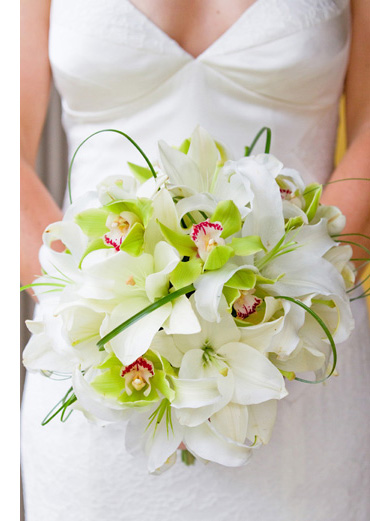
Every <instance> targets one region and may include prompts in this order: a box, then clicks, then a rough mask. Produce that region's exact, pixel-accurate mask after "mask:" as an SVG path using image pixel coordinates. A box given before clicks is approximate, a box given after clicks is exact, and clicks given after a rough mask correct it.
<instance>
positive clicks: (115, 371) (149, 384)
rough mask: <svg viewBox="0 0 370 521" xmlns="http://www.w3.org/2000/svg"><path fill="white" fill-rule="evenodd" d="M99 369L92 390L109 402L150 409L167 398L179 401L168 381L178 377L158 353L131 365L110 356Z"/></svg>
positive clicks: (141, 358) (144, 356)
mask: <svg viewBox="0 0 370 521" xmlns="http://www.w3.org/2000/svg"><path fill="white" fill-rule="evenodd" d="M97 369H98V370H99V371H101V372H100V374H98V375H97V376H96V377H95V378H94V380H93V381H92V382H91V384H90V385H91V386H92V387H93V388H94V389H95V390H96V391H98V392H99V393H101V394H103V395H104V396H106V397H108V398H113V399H116V400H117V402H118V403H122V404H124V405H126V406H127V407H138V406H147V405H150V404H151V403H154V402H157V401H159V400H161V399H162V397H163V396H164V397H165V398H167V399H168V400H169V401H172V400H173V399H174V397H175V391H174V390H173V389H172V388H171V385H170V381H169V380H168V377H167V372H166V371H169V374H171V375H175V372H174V370H173V369H172V367H171V366H170V364H169V363H168V362H167V361H165V360H164V359H163V357H161V356H160V355H159V354H158V353H155V352H154V351H151V350H149V351H147V352H146V353H144V354H143V356H140V357H139V358H137V359H136V360H135V361H134V362H132V363H131V364H128V365H126V366H125V365H123V364H122V362H121V361H120V360H119V359H118V358H117V357H116V356H115V355H110V356H109V357H108V358H107V359H106V360H105V361H104V362H103V363H101V364H100V365H99V366H98V367H97Z"/></svg>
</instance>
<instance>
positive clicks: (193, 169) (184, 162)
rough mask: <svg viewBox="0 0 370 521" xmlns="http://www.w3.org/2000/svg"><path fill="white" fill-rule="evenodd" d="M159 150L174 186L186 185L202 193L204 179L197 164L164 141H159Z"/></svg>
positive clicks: (164, 167)
mask: <svg viewBox="0 0 370 521" xmlns="http://www.w3.org/2000/svg"><path fill="white" fill-rule="evenodd" d="M158 148H159V155H160V159H161V163H162V165H163V169H164V171H165V173H166V174H167V175H168V177H169V180H170V182H171V183H172V184H173V185H180V186H181V185H185V186H189V187H190V188H192V189H193V190H195V191H197V192H202V178H201V174H200V172H199V168H198V166H197V165H196V163H195V162H194V161H193V160H192V159H191V158H190V157H189V156H187V155H186V154H183V153H182V152H180V151H179V150H176V149H175V148H172V147H170V146H169V145H167V143H165V142H164V141H159V143H158Z"/></svg>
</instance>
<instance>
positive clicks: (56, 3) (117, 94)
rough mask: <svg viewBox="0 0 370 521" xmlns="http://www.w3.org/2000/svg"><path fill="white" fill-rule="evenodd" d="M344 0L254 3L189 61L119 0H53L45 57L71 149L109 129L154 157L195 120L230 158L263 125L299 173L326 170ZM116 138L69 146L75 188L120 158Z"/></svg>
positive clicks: (344, 50) (122, 151)
mask: <svg viewBox="0 0 370 521" xmlns="http://www.w3.org/2000/svg"><path fill="white" fill-rule="evenodd" d="M348 4H349V1H348V0H256V2H255V3H254V4H252V6H251V7H250V8H248V9H247V10H246V11H245V12H244V13H243V14H242V16H241V17H240V18H239V19H238V20H237V22H236V23H234V24H233V25H232V26H231V27H230V28H229V29H228V30H227V31H226V32H225V33H224V34H223V35H222V36H221V37H220V38H218V39H217V40H216V41H215V42H214V43H213V44H212V45H211V46H210V47H209V48H208V49H207V50H206V51H204V52H203V53H202V54H201V55H200V56H198V57H197V58H193V57H192V56H191V55H190V54H188V53H187V52H186V51H185V50H184V49H182V48H181V47H180V46H179V45H178V44H177V43H176V42H175V41H174V40H173V39H171V38H170V37H169V36H168V35H166V34H165V33H164V32H163V31H162V30H161V29H159V27H157V26H156V25H155V24H154V23H153V22H151V21H150V20H149V19H148V18H147V17H146V16H145V15H144V14H143V13H142V12H141V11H139V10H138V9H137V8H136V7H134V6H133V5H132V4H131V3H130V2H129V1H128V0H106V1H104V2H101V1H98V0H78V1H76V0H53V1H52V8H51V18H50V40H49V47H50V49H49V50H50V60H51V65H52V71H53V75H54V79H55V83H56V86H57V88H58V90H59V92H60V94H61V97H62V106H63V121H64V127H65V129H66V133H67V138H68V142H69V149H70V154H72V153H73V152H74V150H75V149H76V147H77V146H78V145H79V144H80V142H81V141H83V139H85V138H86V137H87V136H88V135H89V134H90V133H92V132H94V131H96V130H99V129H102V128H117V129H120V130H122V131H124V132H126V133H128V134H130V135H131V136H132V137H133V138H134V139H136V140H137V141H138V142H139V144H140V145H141V146H142V147H143V148H144V150H145V151H146V152H147V153H148V154H149V155H150V156H151V157H152V158H153V157H154V158H155V157H157V149H156V143H157V140H158V139H160V138H163V139H165V140H167V141H168V142H169V143H171V144H174V145H175V144H179V143H180V142H181V141H182V140H183V139H184V138H185V137H188V135H190V133H191V131H192V130H193V129H194V127H195V126H196V125H197V124H200V125H202V126H203V127H205V128H206V129H207V130H208V131H209V132H210V133H211V134H212V135H213V136H214V137H215V138H216V139H218V140H219V141H221V142H223V143H224V144H226V145H228V146H229V148H230V149H231V152H232V155H234V156H241V155H242V154H243V151H244V146H245V145H248V144H250V142H251V140H252V139H253V137H254V135H255V134H256V133H257V132H258V130H259V129H260V128H261V127H263V126H269V127H271V129H272V132H273V141H272V152H273V153H275V154H276V155H277V156H278V157H279V158H280V159H282V160H283V162H284V163H285V164H286V165H287V166H290V167H294V168H297V169H299V170H300V171H301V172H302V174H303V175H304V176H305V177H306V180H307V181H309V180H311V179H319V180H320V181H324V180H325V179H326V177H327V176H328V175H329V174H330V173H331V169H332V162H333V149H334V143H335V134H336V126H337V113H338V100H339V97H340V94H341V91H342V87H343V80H344V76H345V70H346V65H347V57H348V49H349V41H350V14H349V5H348ZM126 160H130V161H134V162H135V161H137V162H138V161H139V160H140V158H139V157H138V155H137V152H136V150H135V149H132V148H130V145H129V144H128V143H125V142H123V139H120V137H119V136H114V135H113V134H103V135H102V134H100V135H99V136H98V137H95V138H94V140H92V141H91V142H90V143H89V144H87V145H85V148H84V151H82V150H81V152H80V153H79V157H78V160H77V161H76V163H75V166H74V173H73V184H72V187H73V193H74V195H75V197H76V196H77V195H79V194H81V193H82V192H83V191H85V190H86V189H88V188H93V187H94V185H95V184H96V182H97V181H99V180H100V179H101V178H102V177H104V176H106V175H109V174H113V173H114V174H116V173H118V172H120V173H122V171H123V169H125V166H124V165H125V161H126Z"/></svg>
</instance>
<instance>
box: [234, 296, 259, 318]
mask: <svg viewBox="0 0 370 521" xmlns="http://www.w3.org/2000/svg"><path fill="white" fill-rule="evenodd" d="M255 299H256V300H255V302H254V304H253V305H252V306H245V305H244V306H242V309H238V311H237V312H236V314H237V316H238V318H243V319H244V318H247V317H249V315H252V313H254V312H255V311H256V309H257V306H259V305H260V304H261V302H262V300H261V299H260V298H257V297H255Z"/></svg>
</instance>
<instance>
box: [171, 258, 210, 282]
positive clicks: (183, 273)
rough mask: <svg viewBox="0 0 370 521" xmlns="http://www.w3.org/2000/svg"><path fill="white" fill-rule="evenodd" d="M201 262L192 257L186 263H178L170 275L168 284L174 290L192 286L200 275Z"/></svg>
mask: <svg viewBox="0 0 370 521" xmlns="http://www.w3.org/2000/svg"><path fill="white" fill-rule="evenodd" d="M202 267H203V262H202V261H201V260H200V259H198V258H196V257H194V258H193V259H190V260H189V261H188V262H179V263H178V265H177V266H176V268H175V269H174V270H173V272H172V273H171V275H170V282H171V284H172V285H173V286H174V288H175V289H180V288H183V287H184V286H188V285H189V284H192V283H193V282H194V281H195V280H196V279H197V278H198V277H199V275H200V274H201V273H202Z"/></svg>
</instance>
